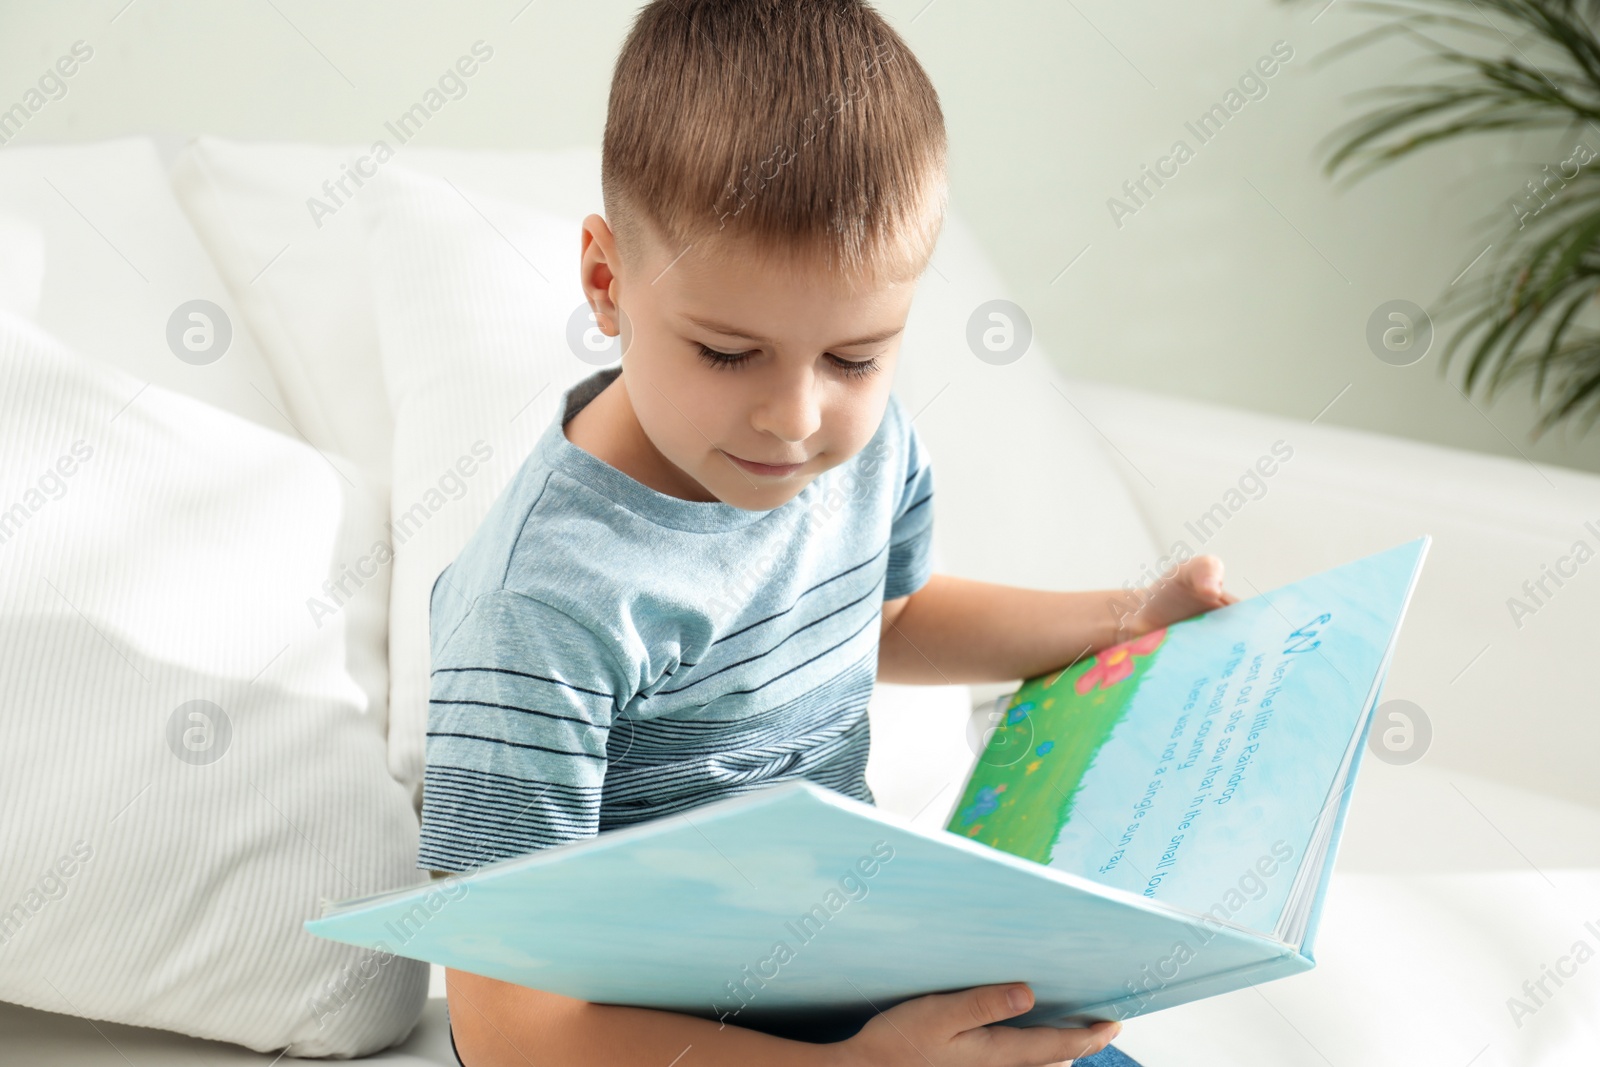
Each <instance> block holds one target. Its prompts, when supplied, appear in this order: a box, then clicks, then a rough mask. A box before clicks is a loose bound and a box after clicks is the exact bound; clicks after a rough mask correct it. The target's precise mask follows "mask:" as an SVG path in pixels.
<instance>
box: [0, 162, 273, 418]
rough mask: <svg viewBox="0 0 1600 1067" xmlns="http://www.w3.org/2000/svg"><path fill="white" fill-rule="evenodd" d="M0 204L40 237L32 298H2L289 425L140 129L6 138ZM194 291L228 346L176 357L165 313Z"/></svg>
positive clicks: (87, 348) (67, 333) (67, 340)
mask: <svg viewBox="0 0 1600 1067" xmlns="http://www.w3.org/2000/svg"><path fill="white" fill-rule="evenodd" d="M0 212H3V213H4V214H6V215H10V216H12V217H13V218H15V219H16V220H18V221H19V222H20V223H21V224H25V225H26V226H27V227H29V228H31V229H33V230H36V231H37V233H38V235H39V238H40V244H36V245H34V246H33V248H32V250H31V251H30V252H29V253H28V254H30V255H36V256H40V257H42V268H43V271H44V275H43V280H42V285H40V286H39V287H38V288H37V290H36V291H35V293H34V295H33V296H32V298H31V301H30V302H31V303H32V304H33V305H34V306H33V307H32V308H28V307H22V308H18V307H16V306H12V310H14V311H18V312H19V313H20V314H23V315H24V317H26V318H31V319H32V320H33V321H34V322H36V323H38V324H39V325H40V326H41V327H42V328H43V329H44V330H45V331H46V332H48V333H50V334H51V335H53V336H55V337H57V338H59V339H60V340H61V342H62V343H63V344H65V345H67V346H68V347H70V348H72V349H74V350H75V351H78V352H82V353H83V354H84V355H86V356H89V357H91V358H93V359H98V360H103V361H104V362H106V363H109V364H111V365H113V366H116V367H120V368H121V369H122V370H124V371H126V372H128V373H129V374H132V375H134V376H136V377H138V378H140V379H143V380H145V381H149V382H152V383H154V384H156V385H160V386H165V387H166V388H168V389H172V390H175V391H177V392H180V393H185V394H188V395H190V396H194V397H198V398H199V399H201V400H204V401H205V402H206V403H208V404H210V405H212V406H213V407H218V408H222V409H223V410H224V411H231V412H233V413H234V414H235V415H239V416H241V417H243V418H246V419H250V420H251V421H253V422H257V423H260V424H261V425H263V426H267V427H269V428H271V429H273V430H275V431H277V432H279V433H285V434H294V433H295V430H294V428H293V427H292V426H291V425H290V424H289V423H288V422H286V421H285V419H284V416H285V415H286V414H289V412H288V408H287V405H286V404H285V403H284V398H283V395H282V394H281V393H280V392H279V390H278V385H277V382H276V381H275V379H274V378H273V375H272V372H271V371H270V370H269V369H268V367H267V364H266V362H265V361H263V359H262V358H261V353H260V352H259V351H258V350H257V348H256V344H255V340H254V338H252V337H251V335H250V331H249V330H248V329H247V328H246V327H245V325H244V324H243V323H242V322H240V321H239V316H238V315H237V314H235V311H234V305H233V301H232V300H231V299H230V297H229V295H228V289H227V287H226V286H225V285H223V283H222V279H221V278H220V277H218V275H217V271H216V268H215V267H213V266H212V264H211V262H210V260H209V259H208V258H207V256H206V253H205V250H204V249H203V248H202V247H201V246H200V242H199V240H198V239H197V238H196V236H195V232H194V229H193V228H192V227H191V226H190V225H189V223H188V221H187V220H186V219H185V218H184V215H183V211H182V209H181V208H179V206H178V202H177V200H176V199H175V198H174V197H173V195H172V187H171V185H170V183H169V182H168V180H167V172H166V168H165V167H163V166H162V165H161V159H160V156H159V154H158V153H157V152H156V149H155V145H154V143H153V142H152V141H151V140H150V139H149V138H148V137H121V138H117V139H115V140H110V141H93V142H86V143H82V144H56V145H41V146H29V147H22V146H9V147H7V148H6V150H5V151H4V152H0ZM11 232H14V231H6V232H5V233H4V234H3V235H0V245H4V244H9V243H10V240H11V237H10V233H11ZM10 251H11V252H12V253H13V254H15V253H17V252H18V251H19V250H17V249H12V250H10ZM31 269H34V270H36V269H39V268H38V267H35V268H31ZM192 300H208V301H211V302H212V303H214V304H216V305H217V306H219V307H220V308H222V309H223V313H224V314H225V315H226V316H227V317H228V319H229V323H230V327H231V334H232V337H231V340H230V341H229V344H228V347H227V349H226V350H225V351H224V352H223V353H222V355H221V356H220V357H218V358H217V359H216V360H215V361H213V362H210V363H204V364H199V363H188V362H184V361H183V360H181V359H179V358H178V357H177V356H175V355H174V354H173V351H172V348H171V347H170V345H169V344H168V340H167V329H168V323H169V321H170V320H171V319H172V317H173V314H174V312H176V311H177V310H178V308H179V307H180V305H183V304H186V303H188V302H189V301H192Z"/></svg>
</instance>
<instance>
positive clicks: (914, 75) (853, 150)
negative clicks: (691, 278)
mask: <svg viewBox="0 0 1600 1067" xmlns="http://www.w3.org/2000/svg"><path fill="white" fill-rule="evenodd" d="M601 182H602V186H603V189H604V195H605V209H606V215H607V221H608V223H609V224H610V225H611V228H612V230H613V232H615V233H616V235H617V241H618V243H619V245H620V246H621V254H622V256H623V258H624V260H627V259H628V258H629V257H630V256H631V255H633V254H634V253H635V251H636V250H639V251H642V250H643V248H644V247H645V245H644V242H643V240H642V237H643V234H644V232H645V231H646V230H649V231H651V232H653V233H654V235H655V237H656V239H657V240H659V241H660V242H661V243H662V244H663V245H664V246H667V247H669V248H670V249H671V250H673V251H674V252H680V251H681V250H683V249H685V248H687V247H688V246H689V245H691V244H695V243H699V244H702V245H706V246H709V245H714V244H716V243H717V242H719V241H722V240H726V239H734V238H742V239H746V240H744V241H742V242H741V243H742V245H743V246H744V247H745V249H747V250H748V251H751V252H754V253H755V254H756V255H759V256H765V257H768V258H784V257H796V256H797V257H798V258H800V259H804V260H808V261H813V262H820V264H821V265H822V266H823V267H824V268H825V269H827V270H830V271H832V272H835V273H837V274H841V275H844V276H845V277H847V278H857V277H862V276H870V277H879V278H884V279H889V280H901V279H908V278H912V277H915V276H916V275H918V274H920V273H921V272H922V270H923V268H924V267H925V266H926V265H927V261H928V257H929V256H930V255H931V254H932V252H933V246H934V242H935V241H936V240H937V238H938V235H939V230H940V227H941V226H942V225H943V221H944V210H945V205H946V201H947V192H946V180H945V129H944V114H943V112H942V111H941V110H940V107H939V95H938V93H937V92H935V90H934V88H933V83H932V82H931V81H930V80H929V78H928V76H927V73H926V72H925V71H924V70H923V69H922V66H921V64H919V63H918V62H917V60H916V58H915V57H914V56H913V55H912V54H911V50H910V49H909V48H907V47H906V44H905V42H904V41H903V40H902V39H901V38H900V35H899V34H897V33H896V32H895V31H894V29H893V28H892V27H890V26H889V24H888V23H887V22H885V21H884V19H883V17H882V16H881V15H879V14H878V13H877V12H876V11H875V10H873V9H872V7H870V6H869V5H868V4H866V3H864V2H862V0H654V2H653V3H650V4H648V5H646V6H645V7H644V8H642V9H641V10H640V11H639V14H638V16H637V17H636V18H635V20H634V23H633V28H632V30H631V31H630V32H629V34H628V38H627V40H626V41H625V42H624V44H623V46H622V51H621V53H620V54H619V55H618V57H617V63H616V68H615V70H614V72H613V74H612V79H611V97H610V101H609V104H608V109H607V114H606V129H605V141H604V145H603V148H602V152H601Z"/></svg>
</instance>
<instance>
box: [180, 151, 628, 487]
mask: <svg viewBox="0 0 1600 1067" xmlns="http://www.w3.org/2000/svg"><path fill="white" fill-rule="evenodd" d="M370 151H371V146H370V145H314V144H300V143H248V142H240V141H229V140H224V139H221V138H216V137H201V138H198V139H197V140H196V141H195V142H194V143H193V144H191V145H190V146H189V147H188V148H187V149H185V150H184V151H183V152H181V153H180V154H179V155H178V157H177V159H176V160H175V161H174V163H173V168H172V178H171V180H172V185H173V188H174V190H175V191H176V193H177V196H178V199H179V200H180V201H181V202H182V204H183V208H184V210H185V211H186V212H187V213H188V215H189V219H190V221H191V222H192V223H193V224H194V228H195V230H196V232H198V233H199V235H200V239H201V240H202V241H203V242H204V244H205V246H206V248H207V249H208V250H209V251H210V253H211V256H212V258H213V259H214V260H215V261H216V264H217V267H218V269H219V270H220V271H221V272H222V275H223V277H224V278H225V279H226V280H227V283H228V288H229V290H230V291H231V292H232V293H233V295H234V297H235V299H236V300H237V301H238V305H239V309H240V313H241V315H242V316H243V317H244V319H245V320H246V321H247V322H248V323H249V324H250V327H251V329H252V330H253V331H254V332H255V334H256V336H257V337H259V338H260V340H261V346H262V350H263V351H264V352H265V354H266V356H267V359H268V360H269V361H270V362H271V364H272V366H273V369H274V370H275V371H276V373H277V374H278V377H279V380H280V381H281V382H282V385H283V390H284V393H285V394H287V396H288V401H289V407H290V409H291V412H292V414H293V415H294V417H295V419H296V422H297V423H298V424H299V425H300V427H301V429H302V431H303V432H304V433H305V435H306V438H307V439H308V440H309V441H311V442H312V443H313V444H315V445H317V446H318V447H319V448H323V449H327V450H331V451H334V452H338V453H340V454H342V455H346V456H349V457H351V458H353V459H355V460H356V461H358V462H360V463H361V464H362V465H363V466H364V467H365V468H367V470H368V471H369V472H370V473H371V474H372V475H373V476H374V477H377V478H379V479H380V480H385V481H386V480H387V479H388V476H389V475H388V472H389V464H390V459H389V455H390V441H391V437H392V431H393V420H392V417H391V415H390V413H389V410H388V406H387V405H386V404H385V403H384V393H383V389H382V386H381V384H380V379H381V373H382V370H381V367H382V364H381V361H380V357H379V354H378V326H377V321H376V319H375V318H374V317H373V313H372V298H371V294H370V289H369V285H368V275H367V270H366V264H367V257H366V230H367V227H368V226H369V225H370V219H369V217H368V215H369V211H370V208H371V203H372V191H373V189H374V187H375V186H374V184H373V183H372V182H370V181H369V182H367V183H365V184H363V185H362V186H360V187H357V186H355V185H353V184H352V182H351V181H350V180H349V179H346V181H345V186H344V188H345V189H346V190H347V191H349V192H351V193H352V194H353V195H352V196H350V197H349V198H348V199H346V198H344V197H343V196H338V191H337V190H334V195H335V196H338V200H339V202H338V203H337V205H336V210H335V211H334V213H333V214H332V215H328V214H326V213H324V212H323V211H321V210H319V211H317V212H316V213H313V211H312V210H311V209H310V207H309V202H310V200H311V199H312V198H317V199H318V200H319V201H320V202H321V203H323V204H333V203H334V197H333V196H330V195H329V193H328V192H327V191H326V190H324V188H323V184H324V182H330V181H337V180H339V179H340V178H341V177H343V176H344V175H345V174H346V173H347V172H348V170H349V169H354V168H356V167H357V165H358V164H359V169H361V170H371V169H372V168H371V164H370V162H363V161H362V160H363V157H367V156H369V154H370ZM401 165H403V166H404V167H406V168H409V169H413V170H420V171H424V172H427V173H433V174H440V175H446V176H448V177H449V178H450V179H451V180H452V181H454V182H455V183H456V184H457V185H460V186H463V187H470V188H474V189H478V190H481V191H484V192H488V193H495V194H499V195H504V196H515V197H516V198H517V199H520V200H522V201H523V202H525V203H533V204H538V205H540V206H542V207H544V208H546V209H547V210H551V211H557V212H577V213H578V215H579V217H582V215H583V214H586V213H587V212H589V211H597V210H599V204H600V187H599V172H600V171H599V153H598V151H596V150H594V149H574V150H570V151H558V152H471V151H462V150H457V149H427V148H421V147H417V146H412V145H405V146H401V147H400V148H399V149H398V150H397V153H396V155H395V157H394V159H393V160H392V161H391V162H389V163H385V164H383V165H382V166H381V167H380V168H378V170H377V173H378V175H380V176H381V175H382V174H383V173H384V172H386V171H387V170H389V169H390V168H392V167H395V166H401ZM481 221H482V220H481V219H480V220H479V222H480V223H481ZM569 273H571V272H570V271H569Z"/></svg>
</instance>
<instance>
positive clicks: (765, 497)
mask: <svg viewBox="0 0 1600 1067" xmlns="http://www.w3.org/2000/svg"><path fill="white" fill-rule="evenodd" d="M815 479H816V475H814V474H799V475H796V476H795V477H793V478H783V479H770V480H769V482H768V484H766V485H761V484H756V485H751V484H749V483H738V484H732V485H726V484H725V485H720V486H717V487H715V488H713V489H712V490H711V492H712V493H713V495H715V496H716V498H717V499H718V500H720V501H722V502H723V503H724V504H728V505H730V506H732V507H736V508H743V509H744V510H745V511H771V510H772V509H773V508H781V507H783V505H785V504H787V503H788V502H789V501H791V500H793V499H794V498H795V497H797V496H799V495H800V493H801V491H802V490H803V489H805V487H806V486H808V485H810V484H811V483H812V481H814V480H815Z"/></svg>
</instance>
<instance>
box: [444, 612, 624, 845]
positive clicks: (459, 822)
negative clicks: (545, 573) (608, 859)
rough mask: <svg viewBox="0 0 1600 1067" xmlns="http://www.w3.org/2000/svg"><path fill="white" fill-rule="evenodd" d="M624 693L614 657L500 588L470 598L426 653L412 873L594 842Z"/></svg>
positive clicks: (562, 619)
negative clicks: (418, 822)
mask: <svg viewBox="0 0 1600 1067" xmlns="http://www.w3.org/2000/svg"><path fill="white" fill-rule="evenodd" d="M435 621H437V620H435ZM624 684H625V683H624V682H623V674H622V672H621V670H620V669H619V666H618V662H617V660H616V657H615V654H614V653H613V651H612V650H611V649H610V648H609V647H608V646H607V645H606V644H605V643H604V642H603V641H602V639H601V638H600V637H599V636H598V635H597V634H595V633H594V631H592V630H591V629H589V628H587V627H585V626H583V625H582V624H580V623H579V622H577V621H576V620H575V619H573V618H572V617H571V616H569V615H567V614H566V613H564V612H562V611H560V610H559V609H557V608H554V607H552V606H550V605H548V604H545V603H544V602H543V601H540V600H536V599H534V598H532V597H528V596H525V595H523V594H520V593H516V592H511V591H508V590H503V589H502V590H495V591H493V592H490V593H486V594H484V595H482V596H480V597H478V599H477V600H476V601H475V602H474V603H473V605H472V610H471V611H469V612H468V613H467V615H466V617H465V618H463V619H462V620H461V622H460V623H459V625H457V627H456V628H455V630H454V631H453V632H452V633H450V634H449V635H448V637H447V638H446V639H445V640H444V641H443V644H442V645H440V646H439V647H437V648H436V649H435V650H434V653H433V663H432V673H431V676H430V680H429V700H428V735H427V767H426V770H425V772H424V778H423V793H422V840H421V846H420V848H419V853H418V858H417V866H418V867H421V868H425V869H429V870H439V871H464V870H471V869H473V868H476V867H479V866H481V865H483V864H485V863H491V862H493V861H495V860H499V859H504V858H506V857H509V856H518V855H522V854H524V853H527V852H532V851H534V850H537V849H542V848H549V847H551V846H552V845H559V844H564V843H566V842H568V841H574V840H577V839H579V838H584V837H592V836H594V835H595V834H596V833H598V832H599V823H600V790H601V786H602V785H603V783H604V781H605V773H606V742H607V738H608V735H609V733H610V730H611V725H612V720H613V717H614V714H615V710H616V709H617V708H618V707H621V706H623V705H625V704H626V698H625V697H623V696H622V695H621V694H622V687H623V685H624Z"/></svg>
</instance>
